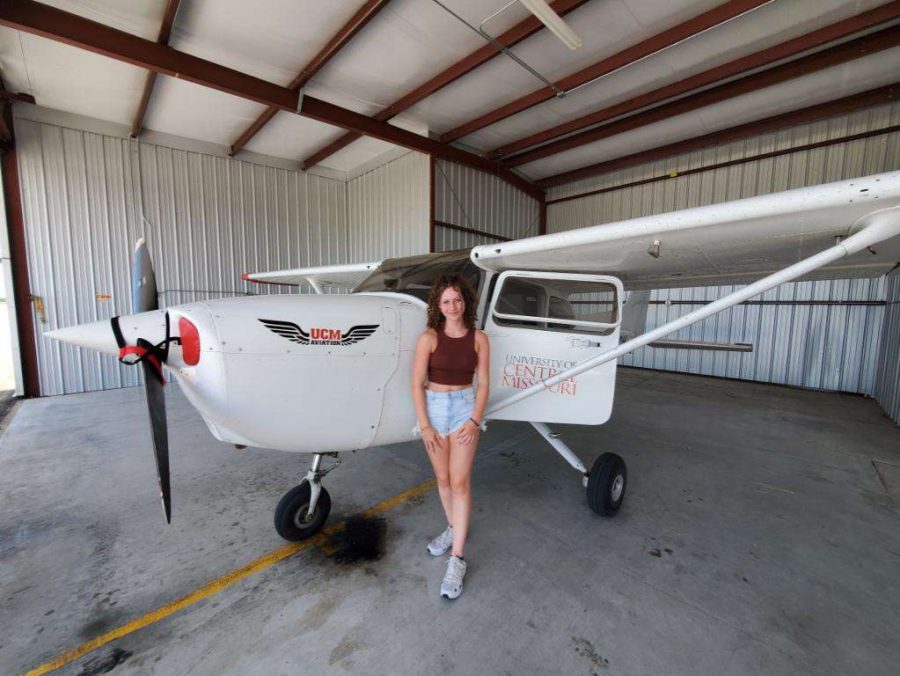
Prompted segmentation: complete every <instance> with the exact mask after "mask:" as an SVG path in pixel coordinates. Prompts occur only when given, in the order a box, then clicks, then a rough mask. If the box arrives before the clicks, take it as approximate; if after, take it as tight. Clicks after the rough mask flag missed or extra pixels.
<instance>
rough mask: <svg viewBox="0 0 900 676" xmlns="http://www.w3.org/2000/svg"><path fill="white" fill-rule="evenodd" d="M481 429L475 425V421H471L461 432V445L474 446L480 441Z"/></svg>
mask: <svg viewBox="0 0 900 676" xmlns="http://www.w3.org/2000/svg"><path fill="white" fill-rule="evenodd" d="M479 430H480V428H479V427H478V425H476V424H475V421H474V420H472V419H469V420H468V421H467V422H466V424H465V425H463V426H462V429H461V430H460V431H459V437H458V438H459V443H461V444H462V445H463V446H468V445H469V444H474V443H475V441H476V440H477V439H478V431H479Z"/></svg>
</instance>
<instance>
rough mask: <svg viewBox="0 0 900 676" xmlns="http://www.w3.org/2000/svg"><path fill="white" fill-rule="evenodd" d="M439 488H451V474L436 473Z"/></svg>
mask: <svg viewBox="0 0 900 676" xmlns="http://www.w3.org/2000/svg"><path fill="white" fill-rule="evenodd" d="M434 478H435V479H437V485H438V488H450V472H435V473H434Z"/></svg>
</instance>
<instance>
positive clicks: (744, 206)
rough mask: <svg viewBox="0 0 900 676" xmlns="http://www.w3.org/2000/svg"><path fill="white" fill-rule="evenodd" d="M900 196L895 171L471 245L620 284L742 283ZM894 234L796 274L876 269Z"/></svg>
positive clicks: (893, 259)
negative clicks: (606, 277) (603, 276)
mask: <svg viewBox="0 0 900 676" xmlns="http://www.w3.org/2000/svg"><path fill="white" fill-rule="evenodd" d="M898 205H900V171H897V172H891V173H885V174H878V175H875V176H866V177H863V178H857V179H852V180H849V181H841V182H839V183H827V184H824V185H818V186H814V187H811V188H800V189H796V190H789V191H786V192H781V193H774V194H770V195H763V196H760V197H751V198H748V199H742V200H736V201H733V202H725V203H722V204H712V205H709V206H703V207H695V208H691V209H683V210H681V211H673V212H669V213H665V214H659V215H656V216H645V217H642V218H635V219H632V220H628V221H620V222H617V223H607V224H604V225H595V226H591V227H587V228H580V229H578V230H568V231H565V232H558V233H553V234H550V235H542V236H538V237H531V238H528V239H521V240H515V241H512V242H504V243H501V244H485V245H482V246H477V247H475V248H473V249H472V252H471V259H472V261H473V262H474V263H475V264H476V265H478V266H479V267H481V268H484V269H486V270H494V271H497V272H502V271H503V270H552V271H571V272H591V273H607V274H611V275H614V276H616V277H618V278H619V279H621V280H622V283H623V284H624V285H625V288H626V289H657V288H667V287H688V286H710V285H720V284H743V283H749V282H753V281H756V280H757V279H760V278H762V277H764V276H766V275H768V274H770V273H772V272H775V271H777V270H781V269H783V268H786V267H787V266H789V265H792V264H794V263H796V262H798V261H800V260H803V259H805V258H808V257H810V256H812V255H814V254H816V253H818V252H820V251H822V250H824V249H827V248H828V247H830V246H833V245H834V244H835V242H836V241H838V239H836V238H845V237H849V236H850V235H852V234H854V233H855V232H857V231H858V230H859V222H860V221H861V219H862V218H863V217H864V216H866V215H868V214H871V213H872V212H875V211H879V210H883V209H888V208H891V207H897V206H898ZM898 262H900V237H893V238H890V239H887V240H886V241H883V242H880V243H878V244H875V245H873V246H871V247H868V248H867V249H864V250H862V251H860V252H859V253H856V254H853V255H852V256H849V257H847V258H844V259H843V260H840V261H837V262H836V263H833V264H831V265H828V266H825V267H823V268H820V269H818V270H816V271H815V272H812V273H810V274H807V275H806V276H804V277H802V279H828V278H850V277H877V276H879V275H882V274H884V273H886V272H889V271H890V270H892V269H893V268H895V267H896V266H897V265H898Z"/></svg>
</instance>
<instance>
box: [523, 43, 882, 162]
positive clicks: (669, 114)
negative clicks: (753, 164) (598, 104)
mask: <svg viewBox="0 0 900 676" xmlns="http://www.w3.org/2000/svg"><path fill="white" fill-rule="evenodd" d="M897 45H900V26H891V27H889V28H885V29H883V30H881V31H879V32H877V33H873V34H872V35H866V36H865V37H861V38H857V39H856V40H851V41H849V42H844V43H841V44H839V45H836V46H834V47H829V48H828V49H823V50H822V51H819V52H816V53H814V54H810V55H808V56H804V57H801V58H799V59H795V60H794V61H789V62H787V63H784V64H781V65H780V66H774V67H773V68H769V69H768V70H764V71H761V72H758V73H754V74H753V75H747V76H746V77H743V78H740V79H739V80H733V81H731V82H728V83H726V84H723V85H719V86H718V87H713V88H712V89H706V90H703V91H700V92H698V93H696V94H690V95H688V96H685V97H684V98H680V99H676V100H675V101H672V102H670V103H663V104H661V105H659V106H656V107H655V108H650V109H648V110H644V111H642V112H640V113H635V114H634V115H631V116H629V117H624V118H620V119H618V120H615V121H613V122H609V123H607V124H605V125H603V126H601V127H595V128H593V129H589V130H587V131H583V132H581V133H579V134H575V135H573V136H568V137H566V138H564V139H561V140H559V141H554V142H553V143H548V144H546V145H543V146H539V147H537V148H535V149H534V150H530V151H528V152H525V153H522V154H521V155H516V156H514V157H512V158H510V159H509V160H507V161H506V164H507V166H518V165H521V164H526V163H528V162H534V161H535V160H539V159H542V158H544V157H549V156H550V155H556V154H558V153H561V152H565V151H566V150H571V149H572V148H578V147H580V146H583V145H586V144H589V143H594V142H595V141H599V140H601V139H605V138H609V137H610V136H616V135H617V134H623V133H625V132H627V131H632V130H634V129H638V128H640V127H645V126H647V125H649V124H653V123H655V122H662V121H663V120H669V119H671V118H673V117H676V116H678V115H683V114H685V113H689V112H691V111H694V110H699V109H700V108H705V107H706V106H711V105H714V104H716V103H721V102H722V101H727V100H728V99H733V98H736V97H738V96H743V95H744V94H749V93H751V92H755V91H759V90H760V89H765V88H766V87H771V86H773V85H776V84H779V83H782V82H787V81H788V80H793V79H795V78H798V77H801V76H803V75H809V74H810V73H815V72H817V71H820V70H824V69H826V68H831V67H832V66H836V65H838V64H841V63H847V62H848V61H853V60H855V59H859V58H862V57H864V56H868V55H869V54H874V53H876V52H880V51H883V50H885V49H890V48H891V47H896V46H897Z"/></svg>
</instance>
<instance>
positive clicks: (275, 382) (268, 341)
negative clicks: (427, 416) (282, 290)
mask: <svg viewBox="0 0 900 676" xmlns="http://www.w3.org/2000/svg"><path fill="white" fill-rule="evenodd" d="M169 313H170V316H171V317H172V318H173V322H172V323H173V325H177V321H178V318H179V317H185V318H187V319H189V320H190V321H191V322H192V323H194V325H195V326H197V328H198V330H199V333H200V345H201V352H200V359H199V361H198V363H197V364H196V365H195V366H188V365H186V364H184V362H183V360H181V359H179V355H178V353H177V352H178V350H179V348H177V347H176V348H173V351H172V353H171V354H170V357H169V361H168V366H169V370H170V372H171V373H173V374H174V376H175V378H176V379H177V380H178V383H179V385H180V386H181V388H182V389H183V390H184V392H185V394H186V395H187V397H188V399H189V400H190V402H191V403H192V404H193V405H194V406H195V407H196V408H197V410H198V411H199V412H200V414H201V416H203V419H204V420H205V421H206V424H207V425H208V426H209V429H210V431H211V432H212V433H213V435H215V437H216V438H218V439H221V440H222V441H227V442H230V443H235V444H245V445H248V446H258V447H264V448H274V449H279V450H285V451H299V452H331V451H346V450H353V449H359V448H367V447H369V446H373V445H380V444H387V443H398V442H401V441H408V440H411V439H413V428H414V427H415V424H416V417H415V409H414V408H413V406H412V397H411V395H410V387H411V380H410V377H411V373H412V359H413V351H414V350H415V345H416V339H417V338H418V336H419V334H420V333H421V332H422V330H423V328H424V326H425V313H426V309H425V304H424V303H422V302H421V301H419V300H417V299H415V298H412V297H410V296H404V295H399V294H391V293H385V294H356V295H352V296H331V295H323V296H318V295H317V296H286V295H285V296H261V297H254V298H246V299H227V300H220V301H209V302H203V303H193V304H189V305H180V306H177V307H173V308H169ZM261 320H267V321H277V322H286V323H291V324H293V325H296V326H297V327H299V328H300V329H301V330H302V331H303V332H304V333H305V334H306V335H308V336H309V338H308V342H307V343H305V344H304V343H302V342H297V341H298V340H300V341H305V340H307V339H306V338H305V337H303V336H302V334H299V335H297V336H295V337H293V338H292V337H290V333H289V332H287V331H286V332H285V333H288V335H287V336H286V335H284V333H276V332H275V331H273V330H272V329H270V328H268V327H267V325H266V324H265V323H264V322H263V321H261ZM358 326H365V327H377V328H375V330H374V331H372V332H371V333H370V335H366V336H365V337H363V338H362V339H360V340H359V341H358V342H350V341H352V340H353V336H350V338H349V339H348V337H347V336H348V331H350V330H351V329H352V328H353V327H358ZM369 330H371V329H369ZM367 332H368V331H365V332H364V333H367ZM357 333H358V332H357Z"/></svg>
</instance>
